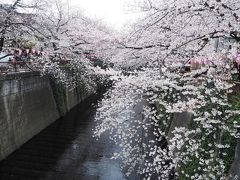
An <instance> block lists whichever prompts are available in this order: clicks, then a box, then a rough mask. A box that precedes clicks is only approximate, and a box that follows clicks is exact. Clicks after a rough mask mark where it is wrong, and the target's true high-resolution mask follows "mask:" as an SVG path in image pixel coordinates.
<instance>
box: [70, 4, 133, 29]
mask: <svg viewBox="0 0 240 180" xmlns="http://www.w3.org/2000/svg"><path fill="white" fill-rule="evenodd" d="M127 2H129V0H128V1H127V0H70V4H71V5H73V6H79V7H81V8H82V9H83V10H84V11H85V13H86V15H90V16H93V17H95V16H96V17H97V18H99V19H102V20H103V21H104V22H105V23H107V24H109V25H110V26H113V27H114V28H115V29H120V28H121V27H123V26H124V24H125V23H129V22H130V21H133V20H134V19H136V17H137V14H134V13H129V12H128V11H127V10H126V9H127V8H126V6H127V4H126V3H127Z"/></svg>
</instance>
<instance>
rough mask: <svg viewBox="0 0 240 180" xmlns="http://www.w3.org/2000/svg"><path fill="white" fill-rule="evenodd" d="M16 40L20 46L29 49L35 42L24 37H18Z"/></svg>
mask: <svg viewBox="0 0 240 180" xmlns="http://www.w3.org/2000/svg"><path fill="white" fill-rule="evenodd" d="M16 42H17V44H18V45H19V46H20V47H21V48H25V49H31V48H33V47H35V46H36V43H34V42H31V41H30V40H28V39H24V38H18V39H17V40H16Z"/></svg>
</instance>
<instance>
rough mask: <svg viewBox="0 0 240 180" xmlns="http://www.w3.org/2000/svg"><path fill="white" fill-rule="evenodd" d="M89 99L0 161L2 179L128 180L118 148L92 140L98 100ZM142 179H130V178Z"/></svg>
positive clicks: (106, 141) (107, 141)
mask: <svg viewBox="0 0 240 180" xmlns="http://www.w3.org/2000/svg"><path fill="white" fill-rule="evenodd" d="M93 99H94V100H93ZM93 99H91V100H87V101H85V102H83V103H82V104H80V105H79V106H77V107H75V108H74V109H73V110H71V111H70V112H69V113H68V114H67V115H66V116H65V117H64V118H61V119H59V120H57V121H56V122H55V123H53V124H52V125H50V126H49V127H48V128H46V129H45V130H43V131H42V132H41V133H39V134H38V135H36V136H35V137H33V138H32V139H31V140H30V141H28V142H27V143H26V144H24V145H23V146H22V147H21V148H20V149H18V150H17V151H15V152H14V153H13V154H11V155H10V156H9V157H8V158H6V159H5V160H3V161H1V162H0V179H1V180H126V179H127V178H126V176H125V175H124V173H123V172H122V170H121V168H120V164H121V161H120V160H111V156H112V154H113V153H114V152H115V151H116V150H119V149H118V146H117V145H115V144H113V143H112V142H111V141H109V138H108V137H107V136H108V135H107V134H106V135H103V136H102V137H101V138H100V139H99V140H98V141H97V140H96V139H95V138H93V137H92V135H93V129H94V127H95V121H94V118H95V114H96V105H97V100H96V98H93ZM132 178H133V179H134V180H137V179H139V178H138V177H137V176H131V179H132Z"/></svg>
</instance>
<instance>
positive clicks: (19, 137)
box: [0, 72, 93, 160]
mask: <svg viewBox="0 0 240 180" xmlns="http://www.w3.org/2000/svg"><path fill="white" fill-rule="evenodd" d="M91 93H93V92H90V93H88V94H86V95H85V97H82V96H81V97H82V98H79V95H78V93H77V91H76V89H69V90H66V95H65V98H66V100H65V101H66V102H65V104H64V106H65V107H66V108H65V110H64V112H63V113H64V114H65V113H66V112H68V111H69V110H70V109H72V108H73V107H74V106H76V105H77V104H78V103H80V102H81V101H82V100H83V99H85V98H86V97H87V96H89V95H90V94H91ZM58 106H59V104H57V103H56V97H55V96H54V93H53V88H52V85H51V83H50V80H49V78H48V77H47V76H45V77H41V76H40V75H39V73H33V72H29V73H17V74H8V75H0V160H1V159H4V158H5V157H6V156H8V155H9V154H10V153H12V152H13V151H15V150H16V149H18V148H19V147H20V146H21V145H22V144H24V143H25V142H26V141H28V140H29V139H31V138H32V137H33V136H34V135H36V134H38V133H39V132H40V131H42V130H43V129H44V128H46V127H47V126H49V125H50V124H51V123H53V122H54V121H55V120H57V119H58V118H60V116H61V115H63V114H61V113H60V112H59V109H58V108H57V107H58Z"/></svg>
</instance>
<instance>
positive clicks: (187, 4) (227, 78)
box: [95, 0, 240, 179]
mask: <svg viewBox="0 0 240 180" xmlns="http://www.w3.org/2000/svg"><path fill="white" fill-rule="evenodd" d="M138 7H139V8H140V9H141V10H143V11H144V13H145V14H146V15H145V17H144V18H143V19H141V20H140V21H139V22H138V23H136V24H135V25H134V27H133V31H132V32H131V33H130V35H129V36H128V37H127V38H125V39H124V40H123V41H119V42H118V43H117V48H118V50H119V51H118V52H119V53H118V54H117V55H116V56H115V57H114V58H113V59H112V61H113V62H114V63H115V66H116V67H120V68H124V69H125V70H128V72H123V73H120V74H118V75H116V74H114V75H113V76H112V78H113V80H114V81H115V85H114V86H113V89H112V90H111V91H109V92H108V93H107V94H106V98H105V99H104V100H103V101H102V102H101V103H100V105H99V109H98V116H97V122H98V125H97V127H96V132H95V135H96V136H97V137H99V136H100V135H101V134H102V133H104V132H109V133H110V134H111V135H112V136H110V139H112V140H113V141H114V142H116V143H118V144H119V145H120V146H121V147H122V151H120V152H116V154H115V155H114V158H118V157H120V158H122V160H123V167H125V168H126V170H127V175H129V176H131V173H132V172H133V171H138V172H139V173H140V174H143V176H144V178H145V179H151V178H153V179H154V178H158V179H174V178H179V179H225V178H226V177H227V176H228V170H229V168H230V167H229V166H227V163H226V159H227V158H228V157H227V152H228V149H229V148H234V147H232V146H231V145H230V144H229V142H228V140H229V139H228V138H230V139H231V138H232V139H234V138H238V137H239V134H238V131H237V129H238V126H239V122H238V121H237V120H233V119H234V118H233V117H234V116H237V115H238V114H239V111H238V110H235V109H234V108H233V106H232V105H231V104H230V103H229V96H230V93H231V92H232V90H231V89H232V87H233V86H234V83H233V75H234V74H236V73H237V70H236V66H235V65H236V64H235V58H236V55H237V53H238V47H239V29H238V27H239V15H240V9H239V8H240V4H239V3H238V2H237V1H228V0H211V1H201V0H191V1H190V0H189V1H188V0H184V1H181V0H180V1H179V0H178V1H176V0H170V1H161V0H158V1H157V0H156V1H154V0H152V1H151V0H148V1H141V2H139V4H138ZM227 38H232V39H233V40H234V41H233V43H231V44H229V45H231V48H229V49H220V48H219V47H218V46H217V45H216V43H218V42H219V40H223V41H224V40H225V39H227ZM229 45H228V46H229ZM186 65H188V66H186ZM136 108H137V109H138V110H137V109H136ZM139 109H141V110H139ZM139 113H140V114H141V115H138V114H139ZM179 113H180V114H184V113H185V114H188V116H182V118H184V119H177V118H176V116H177V114H179Z"/></svg>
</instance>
